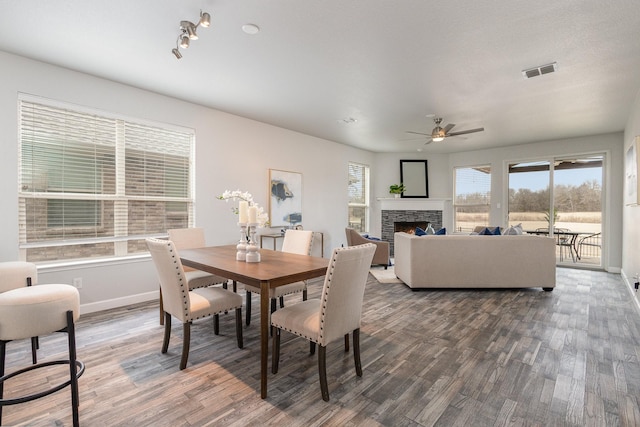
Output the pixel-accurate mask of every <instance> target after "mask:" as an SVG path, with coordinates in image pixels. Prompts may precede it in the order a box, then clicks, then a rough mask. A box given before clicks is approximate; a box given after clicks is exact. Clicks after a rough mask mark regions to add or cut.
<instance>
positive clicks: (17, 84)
mask: <svg viewBox="0 0 640 427" xmlns="http://www.w3.org/2000/svg"><path fill="white" fill-rule="evenodd" d="M0 63H2V67H0V144H1V146H2V154H3V155H2V158H1V159H0V166H1V167H0V182H2V200H3V202H2V206H0V221H2V224H3V227H2V228H1V229H0V242H1V243H0V260H7V261H8V260H16V259H18V200H17V199H18V195H17V189H18V182H17V176H18V175H17V174H18V169H17V158H18V152H17V148H18V143H17V135H18V129H17V97H18V93H19V92H23V93H29V94H32V95H38V96H42V97H46V98H51V99H55V100H58V101H63V102H68V103H73V104H78V105H83V106H87V107H91V108H94V109H99V110H104V111H109V112H117V113H119V114H123V115H127V116H130V117H133V118H142V119H148V120H153V121H159V122H165V123H172V124H176V125H180V126H184V127H188V128H193V129H195V130H196V138H197V141H196V203H197V205H196V224H197V225H198V226H200V227H204V228H205V230H206V237H207V242H208V243H210V244H230V243H234V242H235V241H237V239H238V231H237V230H236V226H235V222H236V218H235V217H234V216H233V214H232V213H231V212H230V210H229V207H230V206H229V205H227V204H226V203H225V202H222V201H219V200H216V199H215V196H216V195H219V194H221V193H222V192H223V191H224V190H226V189H229V190H235V189H241V190H243V191H249V192H251V193H252V194H253V196H254V198H255V199H256V201H257V202H258V203H260V204H261V205H262V206H265V207H267V206H268V199H267V197H268V191H269V187H268V182H267V181H268V170H269V168H273V169H281V170H287V171H295V172H301V173H302V175H303V191H304V192H303V213H304V221H303V225H304V227H305V228H306V229H309V230H316V231H322V232H324V239H325V241H324V245H325V256H327V257H328V256H329V254H330V253H331V249H332V248H333V247H337V246H340V245H341V244H343V243H346V241H345V240H346V239H345V236H344V227H345V226H346V224H347V223H348V218H347V201H348V197H347V163H348V162H349V161H356V162H359V163H363V164H369V165H372V164H373V163H374V158H375V156H374V155H373V153H370V152H367V151H364V150H359V149H355V148H352V147H348V146H345V145H341V144H337V143H334V142H331V141H326V140H321V139H318V138H314V137H311V136H308V135H303V134H300V133H297V132H292V131H289V130H286V129H282V128H278V127H274V126H271V125H267V124H264V123H260V122H256V121H253V120H249V119H245V118H242V117H238V116H234V115H231V114H227V113H224V112H221V111H217V110H213V109H210V108H205V107H202V106H199V105H195V104H190V103H187V102H183V101H180V100H177V99H174V98H169V97H166V96H161V95H158V94H155V93H151V92H147V91H144V90H140V89H136V88H133V87H130V86H126V85H122V84H118V83H114V82H111V81H108V80H104V79H100V78H96V77H93V76H89V75H86V74H82V73H78V72H74V71H70V70H68V69H64V68H59V67H56V66H52V65H48V64H44V63H41V62H37V61H32V60H29V59H25V58H22V57H19V56H14V55H10V54H7V53H3V52H0ZM74 277H82V278H83V287H82V289H80V298H81V305H82V311H83V312H90V311H95V310H100V309H105V308H108V307H111V306H117V305H123V304H126V303H131V302H138V301H142V300H147V299H153V298H156V297H157V289H158V285H157V280H156V277H155V271H154V269H153V266H152V264H151V261H150V259H148V258H143V259H142V260H128V261H124V262H110V263H106V264H104V265H99V266H96V265H95V263H89V264H86V265H79V266H73V267H72V268H68V267H56V268H52V269H51V268H49V269H47V268H44V269H40V274H39V279H40V280H39V281H40V283H54V282H57V283H72V280H73V278H74Z"/></svg>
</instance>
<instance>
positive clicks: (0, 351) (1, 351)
mask: <svg viewBox="0 0 640 427" xmlns="http://www.w3.org/2000/svg"><path fill="white" fill-rule="evenodd" d="M6 346H7V342H6V341H0V377H3V376H4V356H5V349H6ZM2 398H4V382H2V383H0V399H2ZM2 408H3V406H0V426H1V425H2Z"/></svg>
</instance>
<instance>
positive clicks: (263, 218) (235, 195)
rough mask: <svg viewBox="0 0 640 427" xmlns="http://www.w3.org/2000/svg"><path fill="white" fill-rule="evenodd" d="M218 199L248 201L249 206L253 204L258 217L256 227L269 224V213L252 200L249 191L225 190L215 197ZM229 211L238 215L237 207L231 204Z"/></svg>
mask: <svg viewBox="0 0 640 427" xmlns="http://www.w3.org/2000/svg"><path fill="white" fill-rule="evenodd" d="M216 198H217V199H218V200H224V201H225V202H229V200H244V201H245V202H247V203H249V206H255V207H256V210H257V219H258V227H267V226H268V225H269V215H268V214H267V213H266V212H265V211H264V209H263V208H262V206H260V205H259V204H258V203H256V202H254V201H253V196H252V195H251V193H249V192H246V191H244V192H243V191H240V190H235V191H229V190H225V192H224V193H222V194H221V195H220V196H217V197H216ZM231 211H232V212H233V213H234V214H236V215H238V207H237V206H233V207H232V208H231Z"/></svg>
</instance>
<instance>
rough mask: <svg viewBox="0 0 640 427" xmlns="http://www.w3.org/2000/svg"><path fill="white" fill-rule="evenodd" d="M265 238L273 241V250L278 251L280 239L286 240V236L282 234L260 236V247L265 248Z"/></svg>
mask: <svg viewBox="0 0 640 427" xmlns="http://www.w3.org/2000/svg"><path fill="white" fill-rule="evenodd" d="M265 237H269V238H271V239H272V240H273V250H274V251H275V250H276V243H277V242H278V239H284V234H282V233H277V234H276V233H274V234H261V235H260V247H261V248H263V247H264V246H263V244H262V243H263V239H264V238H265Z"/></svg>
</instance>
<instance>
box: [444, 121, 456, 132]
mask: <svg viewBox="0 0 640 427" xmlns="http://www.w3.org/2000/svg"><path fill="white" fill-rule="evenodd" d="M454 126H455V123H449V124H448V125H446V126H445V127H444V133H445V134H447V133H449V131H450V130H451V129H453V127H454Z"/></svg>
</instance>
